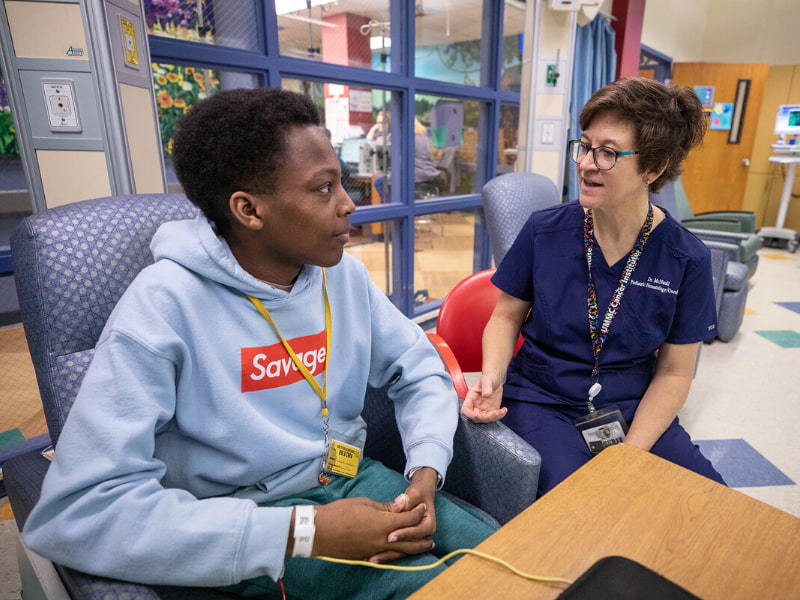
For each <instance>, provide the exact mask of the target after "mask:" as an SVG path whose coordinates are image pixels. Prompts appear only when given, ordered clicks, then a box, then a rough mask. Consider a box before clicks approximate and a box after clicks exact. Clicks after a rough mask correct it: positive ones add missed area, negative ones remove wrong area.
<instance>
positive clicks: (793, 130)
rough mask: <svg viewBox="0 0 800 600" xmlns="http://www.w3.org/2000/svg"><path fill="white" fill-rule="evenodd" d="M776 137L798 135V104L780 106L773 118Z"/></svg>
mask: <svg viewBox="0 0 800 600" xmlns="http://www.w3.org/2000/svg"><path fill="white" fill-rule="evenodd" d="M775 134H776V135H800V104H782V105H781V106H779V107H778V115H777V116H776V117H775Z"/></svg>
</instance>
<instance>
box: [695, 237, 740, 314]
mask: <svg viewBox="0 0 800 600" xmlns="http://www.w3.org/2000/svg"><path fill="white" fill-rule="evenodd" d="M703 243H704V244H705V245H706V246H708V248H709V250H711V275H712V277H713V279H714V296H715V299H716V307H717V318H719V312H720V307H721V305H722V294H723V292H724V291H725V278H726V274H727V270H728V263H729V262H731V261H733V262H737V258H736V257H737V255H738V252H739V249H738V248H737V247H736V246H734V245H733V244H724V243H722V242H713V241H705V242H703Z"/></svg>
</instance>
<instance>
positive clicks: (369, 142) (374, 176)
mask: <svg viewBox="0 0 800 600" xmlns="http://www.w3.org/2000/svg"><path fill="white" fill-rule="evenodd" d="M281 86H282V87H283V88H284V89H287V90H292V91H294V92H298V93H301V94H305V95H307V96H309V97H311V98H312V99H313V100H314V101H315V102H316V104H317V106H318V107H319V109H320V112H321V114H322V122H323V124H324V125H325V127H326V128H327V130H328V131H329V132H330V136H331V143H332V144H333V146H334V148H336V152H337V153H338V155H339V163H340V165H341V167H342V183H343V184H344V186H345V189H346V190H347V191H348V193H349V194H350V197H351V198H352V199H353V202H355V203H356V205H357V206H365V205H369V204H379V203H381V202H384V201H386V202H388V196H387V194H388V192H389V183H388V182H389V178H390V175H391V165H390V161H389V154H390V150H391V143H390V142H391V130H390V128H391V125H392V123H391V106H392V100H393V94H392V92H389V91H387V90H381V89H376V88H368V87H364V86H352V85H341V84H338V83H324V82H319V81H306V80H299V79H284V80H283V81H282V83H281ZM384 115H385V117H384Z"/></svg>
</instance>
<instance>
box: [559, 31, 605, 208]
mask: <svg viewBox="0 0 800 600" xmlns="http://www.w3.org/2000/svg"><path fill="white" fill-rule="evenodd" d="M615 38H616V32H615V31H614V29H613V27H611V25H610V24H609V22H608V21H607V20H606V19H605V18H603V17H602V16H598V17H597V18H595V19H594V20H593V21H592V22H591V23H587V24H586V25H584V26H582V27H578V30H577V32H576V37H575V57H574V60H573V63H572V64H573V68H572V97H571V98H570V107H569V115H570V125H569V135H568V138H567V139H570V140H575V139H578V138H580V137H581V127H580V125H579V124H578V115H580V113H581V109H582V108H583V105H584V104H586V101H587V100H589V98H591V96H592V94H594V93H595V92H596V91H597V90H599V89H600V88H601V87H603V86H604V85H606V84H607V83H611V82H612V81H614V79H615V77H614V75H615V73H616V69H617V52H616V50H614V40H615ZM579 195H580V186H579V184H578V174H577V170H576V169H575V163H573V162H572V161H571V160H570V159H569V157H567V200H577V199H578V196H579Z"/></svg>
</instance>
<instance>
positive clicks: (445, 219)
mask: <svg viewBox="0 0 800 600" xmlns="http://www.w3.org/2000/svg"><path fill="white" fill-rule="evenodd" d="M475 220H476V216H475V212H474V211H454V212H449V213H436V214H432V215H422V216H419V217H417V218H416V219H415V220H414V239H415V243H414V250H415V252H414V303H415V304H416V305H417V306H420V305H422V304H425V303H426V302H430V301H432V300H441V299H442V298H444V297H445V296H446V295H447V293H448V292H449V291H450V290H451V289H453V287H454V286H455V285H456V284H457V283H458V282H459V281H461V280H462V279H464V278H465V277H466V276H467V275H469V274H471V273H472V265H473V255H474V253H475Z"/></svg>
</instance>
